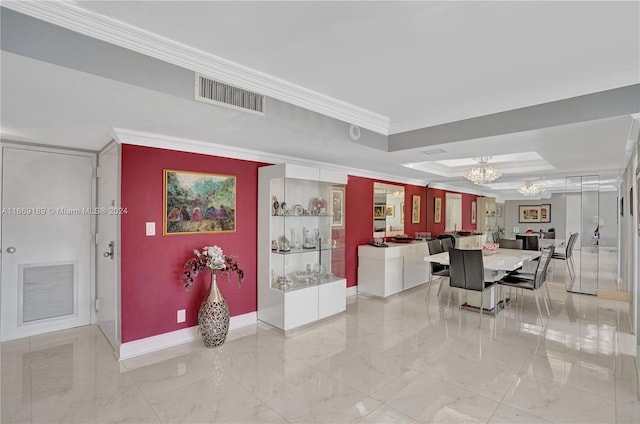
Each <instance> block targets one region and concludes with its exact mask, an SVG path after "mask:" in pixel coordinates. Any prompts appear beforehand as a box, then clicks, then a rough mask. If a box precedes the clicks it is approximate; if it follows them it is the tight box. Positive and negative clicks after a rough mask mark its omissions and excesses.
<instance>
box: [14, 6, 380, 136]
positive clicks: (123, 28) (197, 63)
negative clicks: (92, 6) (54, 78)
mask: <svg viewBox="0 0 640 424" xmlns="http://www.w3.org/2000/svg"><path fill="white" fill-rule="evenodd" d="M2 6H3V7H6V8H8V9H11V10H14V11H16V12H20V13H23V14H25V15H28V16H31V17H33V18H36V19H40V20H43V21H46V22H49V23H51V24H54V25H58V26H61V27H64V28H67V29H69V30H71V31H74V32H77V33H79V34H82V35H86V36H89V37H92V38H96V39H98V40H102V41H105V42H107V43H111V44H114V45H117V46H120V47H124V48H126V49H129V50H132V51H135V52H138V53H141V54H144V55H147V56H150V57H153V58H156V59H159V60H162V61H165V62H168V63H171V64H173V65H177V66H180V67H183V68H186V69H190V70H192V71H194V72H199V73H201V74H203V75H206V76H208V77H211V78H214V79H217V80H220V81H221V82H225V83H228V84H231V85H235V86H238V87H241V88H244V89H247V90H251V91H255V92H257V93H260V94H263V95H266V96H269V97H273V98H275V99H278V100H281V101H284V102H287V103H291V104H293V105H296V106H299V107H302V108H305V109H308V110H311V111H313V112H317V113H320V114H323V115H326V116H329V117H331V118H335V119H338V120H341V121H344V122H347V123H350V124H353V125H358V126H360V127H362V128H366V129H368V130H371V131H374V132H377V133H380V134H383V135H388V134H389V126H390V120H389V118H388V117H386V116H383V115H380V114H377V113H374V112H371V111H369V110H366V109H363V108H360V107H358V106H355V105H352V104H349V103H346V102H343V101H341V100H338V99H335V98H332V97H329V96H326V95H324V94H321V93H318V92H315V91H312V90H309V89H306V88H304V87H301V86H299V85H296V84H292V83H290V82H287V81H284V80H282V79H279V78H276V77H274V76H271V75H268V74H265V73H262V72H259V71H256V70H254V69H251V68H249V67H246V66H243V65H240V64H237V63H235V62H231V61H229V60H226V59H223V58H221V57H218V56H215V55H213V54H210V53H207V52H204V51H202V50H199V49H195V48H193V47H191V46H188V45H185V44H182V43H179V42H176V41H174V40H171V39H168V38H166V37H162V36H160V35H157V34H154V33H152V32H149V31H145V30H143V29H140V28H138V27H135V26H133V25H130V24H127V23H124V22H122V21H119V20H117V19H113V18H110V17H107V16H104V15H101V14H98V13H95V12H92V11H89V10H86V9H83V8H81V7H78V6H76V5H75V4H73V3H71V2H67V1H16V0H9V1H3V2H2Z"/></svg>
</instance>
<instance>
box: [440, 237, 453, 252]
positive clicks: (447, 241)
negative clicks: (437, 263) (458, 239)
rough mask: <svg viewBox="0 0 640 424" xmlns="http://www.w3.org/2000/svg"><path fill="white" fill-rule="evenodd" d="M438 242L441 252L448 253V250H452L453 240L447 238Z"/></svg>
mask: <svg viewBox="0 0 640 424" xmlns="http://www.w3.org/2000/svg"><path fill="white" fill-rule="evenodd" d="M440 242H441V243H442V250H443V251H444V252H448V251H449V249H452V248H453V240H452V239H450V238H448V237H447V238H443V239H441V240H440Z"/></svg>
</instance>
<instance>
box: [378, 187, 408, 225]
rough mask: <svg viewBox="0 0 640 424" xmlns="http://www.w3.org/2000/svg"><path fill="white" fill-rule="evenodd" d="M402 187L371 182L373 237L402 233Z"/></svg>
mask: <svg viewBox="0 0 640 424" xmlns="http://www.w3.org/2000/svg"><path fill="white" fill-rule="evenodd" d="M404 203H405V200H404V187H403V186H398V185H393V184H383V183H373V237H374V238H377V237H393V236H395V235H398V234H403V233H404V208H405V207H406V206H405V204H404Z"/></svg>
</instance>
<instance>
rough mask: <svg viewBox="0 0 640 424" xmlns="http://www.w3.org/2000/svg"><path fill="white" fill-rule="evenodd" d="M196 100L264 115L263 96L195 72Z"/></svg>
mask: <svg viewBox="0 0 640 424" xmlns="http://www.w3.org/2000/svg"><path fill="white" fill-rule="evenodd" d="M195 93H196V97H195V98H196V100H198V101H201V102H205V103H211V104H215V105H220V106H226V107H230V108H232V109H237V110H243V111H245V112H252V113H257V114H259V115H264V96H263V95H261V94H256V93H252V92H251V91H247V90H243V89H242V88H238V87H233V86H231V85H229V84H225V83H222V82H218V81H214V80H212V79H211V78H207V77H205V76H203V75H200V74H196V91H195Z"/></svg>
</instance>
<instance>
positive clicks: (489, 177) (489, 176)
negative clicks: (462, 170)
mask: <svg viewBox="0 0 640 424" xmlns="http://www.w3.org/2000/svg"><path fill="white" fill-rule="evenodd" d="M489 159H490V158H489V157H488V156H483V157H481V158H478V164H477V165H475V166H473V167H471V168H469V170H468V171H467V173H466V175H465V177H466V178H467V179H468V180H469V181H471V182H473V183H474V184H485V183H489V182H491V181H493V180H496V179H498V178H500V177H501V176H502V172H500V170H499V169H498V168H496V167H495V166H493V165H489Z"/></svg>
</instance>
